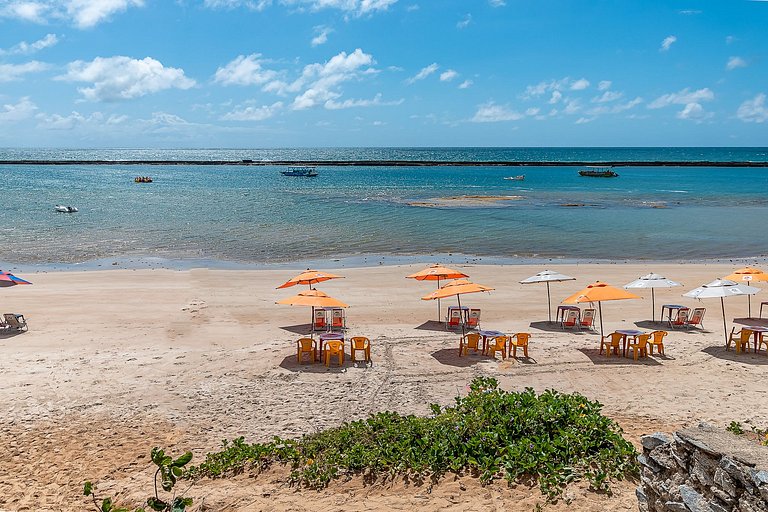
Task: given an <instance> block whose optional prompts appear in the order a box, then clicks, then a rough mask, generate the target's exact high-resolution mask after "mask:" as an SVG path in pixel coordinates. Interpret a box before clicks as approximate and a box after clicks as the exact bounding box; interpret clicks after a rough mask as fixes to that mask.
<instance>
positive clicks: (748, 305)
mask: <svg viewBox="0 0 768 512" xmlns="http://www.w3.org/2000/svg"><path fill="white" fill-rule="evenodd" d="M747 311H749V313H748V314H747V318H752V296H751V295H747Z"/></svg>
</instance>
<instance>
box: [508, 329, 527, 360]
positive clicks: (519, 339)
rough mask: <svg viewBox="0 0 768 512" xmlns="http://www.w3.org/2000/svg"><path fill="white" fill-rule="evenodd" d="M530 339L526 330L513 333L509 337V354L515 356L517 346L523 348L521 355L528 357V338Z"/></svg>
mask: <svg viewBox="0 0 768 512" xmlns="http://www.w3.org/2000/svg"><path fill="white" fill-rule="evenodd" d="M529 339H531V334H530V333H527V332H518V333H516V334H513V335H512V336H511V337H510V338H509V350H510V351H511V352H512V354H511V356H512V357H514V358H517V347H520V348H522V349H523V355H524V356H525V357H528V340H529Z"/></svg>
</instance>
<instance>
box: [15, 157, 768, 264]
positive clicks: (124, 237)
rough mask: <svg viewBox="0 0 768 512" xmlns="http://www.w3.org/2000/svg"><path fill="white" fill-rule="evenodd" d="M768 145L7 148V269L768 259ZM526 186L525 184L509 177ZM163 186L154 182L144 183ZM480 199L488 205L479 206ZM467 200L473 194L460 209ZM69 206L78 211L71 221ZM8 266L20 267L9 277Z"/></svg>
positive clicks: (71, 215)
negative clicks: (303, 173)
mask: <svg viewBox="0 0 768 512" xmlns="http://www.w3.org/2000/svg"><path fill="white" fill-rule="evenodd" d="M242 159H250V160H254V161H255V162H261V163H265V165H257V166H242V165H205V166H199V165H182V164H177V165H158V166H155V165H119V164H114V165H113V164H106V165H82V164H70V165H55V166H52V165H51V166H49V165H9V164H4V163H2V162H3V161H10V160H175V161H188V160H201V161H210V160H214V161H219V160H228V161H240V160H242ZM274 160H281V161H282V160H347V161H358V160H409V161H410V160H430V161H446V162H447V161H479V162H492V161H511V160H514V161H523V162H532V161H548V162H561V163H562V165H555V166H527V167H498V166H447V165H446V166H440V165H438V166H429V167H424V166H394V167H387V166H323V165H319V166H318V172H319V176H318V177H316V178H296V177H286V176H282V175H281V174H280V173H279V170H280V169H281V168H282V167H279V166H276V165H269V162H270V161H274ZM578 161H596V162H597V161H673V162H690V161H711V162H730V161H741V162H750V161H752V162H766V161H768V148H572V149H570V148H338V149H336V148H334V149H328V148H324V149H311V148H302V149H241V150H234V149H226V150H225V149H202V150H149V149H110V150H97V149H92V150H89V149H83V150H71V149H0V183H2V184H3V191H2V195H1V196H0V197H1V198H2V199H0V201H2V203H0V204H2V208H0V262H4V263H6V264H16V265H51V264H65V265H77V264H82V263H84V262H93V261H109V260H111V259H114V260H119V261H131V260H132V259H141V258H150V259H159V260H163V261H165V260H170V261H181V262H183V261H195V262H199V261H204V262H212V264H214V265H215V264H217V263H219V264H222V265H226V264H237V265H261V264H276V263H281V262H295V261H308V260H328V259H339V258H358V259H367V258H370V260H369V261H373V260H374V259H375V258H376V257H381V256H386V257H393V258H397V257H400V258H408V257H411V256H417V255H420V256H430V255H434V256H435V258H436V259H437V258H439V257H445V256H449V255H453V256H455V257H456V256H457V255H459V256H457V257H460V258H466V259H484V260H486V261H503V262H510V263H514V262H516V261H526V262H528V261H531V260H549V259H553V260H562V261H584V260H589V261H593V260H664V261H682V260H701V259H722V258H761V257H765V256H766V254H768V247H767V245H768V244H767V243H766V237H765V233H766V228H767V227H768V195H767V194H768V168H754V167H678V166H659V167H653V166H650V167H617V168H615V170H616V171H617V172H618V173H619V174H620V176H619V177H618V178H586V177H581V176H579V175H578V172H577V171H578V169H579V167H577V166H574V165H568V162H578ZM519 174H524V175H525V180H524V181H512V180H505V179H503V178H504V177H508V176H514V175H519ZM135 176H151V177H152V178H153V179H154V182H153V183H151V184H137V183H134V180H133V179H134V177H135ZM465 196H473V197H469V198H467V197H465ZM457 198H459V199H457ZM57 204H63V205H72V206H75V207H77V208H78V209H79V211H78V212H77V213H73V214H65V213H57V212H56V211H55V210H54V206H55V205H57ZM6 266H7V265H6Z"/></svg>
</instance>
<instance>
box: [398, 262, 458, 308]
mask: <svg viewBox="0 0 768 512" xmlns="http://www.w3.org/2000/svg"><path fill="white" fill-rule="evenodd" d="M464 277H469V276H468V275H467V274H465V273H463V272H460V271H458V270H454V269H452V268H448V267H444V266H442V265H438V264H434V265H430V266H428V267H427V268H425V269H424V270H421V271H419V272H416V273H415V274H411V275H409V276H405V278H406V279H415V280H417V281H437V288H438V290H439V289H440V280H441V279H461V278H464ZM437 319H438V321H439V320H440V299H438V300H437Z"/></svg>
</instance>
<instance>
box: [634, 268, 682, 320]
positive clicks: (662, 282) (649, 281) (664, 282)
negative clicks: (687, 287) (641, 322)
mask: <svg viewBox="0 0 768 512" xmlns="http://www.w3.org/2000/svg"><path fill="white" fill-rule="evenodd" d="M674 286H682V285H681V284H680V283H678V282H676V281H672V280H671V279H667V278H666V277H664V276H660V275H659V274H654V273H650V274H648V275H644V276H643V277H640V278H638V279H636V280H634V281H632V282H631V283H627V284H625V285H624V288H626V289H634V288H642V289H645V288H650V289H651V320H652V321H654V322H655V321H656V295H655V293H654V289H656V288H672V287H674Z"/></svg>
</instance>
